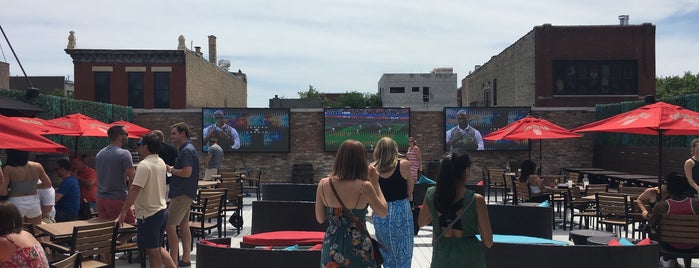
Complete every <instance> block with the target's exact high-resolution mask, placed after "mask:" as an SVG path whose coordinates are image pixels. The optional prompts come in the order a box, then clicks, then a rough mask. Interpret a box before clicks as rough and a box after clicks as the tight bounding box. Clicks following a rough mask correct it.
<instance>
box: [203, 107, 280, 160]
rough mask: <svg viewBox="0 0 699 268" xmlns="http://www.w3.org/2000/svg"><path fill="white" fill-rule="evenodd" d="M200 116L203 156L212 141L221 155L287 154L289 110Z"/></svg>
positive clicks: (217, 111) (247, 110) (224, 110)
mask: <svg viewBox="0 0 699 268" xmlns="http://www.w3.org/2000/svg"><path fill="white" fill-rule="evenodd" d="M201 114H202V126H203V129H202V136H201V137H202V145H203V148H202V150H203V151H205V152H207V151H208V150H209V144H208V142H209V139H210V138H211V137H216V139H218V144H219V145H220V146H221V148H223V151H224V152H289V109H266V108H203V109H202V113H201ZM236 136H237V137H236Z"/></svg>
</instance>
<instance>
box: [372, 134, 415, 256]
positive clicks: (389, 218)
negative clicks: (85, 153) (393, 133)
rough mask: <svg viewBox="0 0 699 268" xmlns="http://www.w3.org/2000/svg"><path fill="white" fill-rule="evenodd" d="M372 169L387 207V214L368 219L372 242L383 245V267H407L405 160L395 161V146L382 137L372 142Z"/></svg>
mask: <svg viewBox="0 0 699 268" xmlns="http://www.w3.org/2000/svg"><path fill="white" fill-rule="evenodd" d="M375 148H376V149H375V150H374V155H373V156H374V161H375V162H373V163H372V166H374V167H375V168H376V170H377V171H378V172H379V185H380V186H381V191H382V192H383V194H384V197H385V198H386V203H387V204H388V215H386V216H385V217H383V216H379V215H376V214H374V216H373V217H372V220H373V222H372V223H373V224H374V230H376V239H378V240H379V242H380V243H381V244H383V246H384V247H383V248H381V253H382V254H383V257H384V259H385V260H386V262H385V263H384V267H387V268H393V267H399V268H405V267H410V265H411V264H412V259H413V246H414V242H413V236H414V228H413V226H414V225H413V212H412V209H411V205H410V202H411V201H413V187H414V181H413V179H412V178H411V177H410V165H409V164H408V161H405V160H404V159H399V158H400V157H401V155H400V154H399V153H398V145H397V144H396V142H395V141H394V140H393V139H391V138H389V137H383V138H381V139H380V140H379V141H378V142H377V143H376V147H375Z"/></svg>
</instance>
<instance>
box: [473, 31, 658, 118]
mask: <svg viewBox="0 0 699 268" xmlns="http://www.w3.org/2000/svg"><path fill="white" fill-rule="evenodd" d="M461 94H462V103H461V104H462V105H463V106H532V107H592V106H594V105H595V104H600V103H613V102H620V101H628V100H638V99H643V97H645V96H646V95H655V26H654V25H652V24H650V23H644V24H641V25H625V24H624V25H600V26H553V25H551V24H545V25H543V26H536V27H534V29H533V30H532V31H530V32H529V33H527V34H526V35H524V36H523V37H521V38H520V39H519V40H517V42H515V43H514V44H512V45H510V46H509V47H508V48H506V49H505V50H503V51H502V52H501V53H500V54H498V55H495V56H493V57H492V58H491V59H490V60H489V61H488V62H486V63H484V64H483V65H482V66H481V65H477V66H476V68H475V69H474V71H472V72H470V73H469V74H468V75H467V76H466V77H465V78H464V79H463V80H462V87H461Z"/></svg>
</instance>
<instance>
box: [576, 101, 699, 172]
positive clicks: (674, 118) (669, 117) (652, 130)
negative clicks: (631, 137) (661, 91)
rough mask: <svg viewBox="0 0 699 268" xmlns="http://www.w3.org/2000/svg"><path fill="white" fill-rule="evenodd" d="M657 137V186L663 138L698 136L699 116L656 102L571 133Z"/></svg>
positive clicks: (587, 125) (590, 124) (692, 112)
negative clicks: (590, 132) (593, 132)
mask: <svg viewBox="0 0 699 268" xmlns="http://www.w3.org/2000/svg"><path fill="white" fill-rule="evenodd" d="M572 131H574V132H589V131H600V132H617V133H629V134H645V135H657V136H658V185H660V184H661V177H662V170H663V167H662V163H663V162H662V155H663V153H662V152H663V142H662V141H663V135H671V136H677V135H699V113H698V112H695V111H692V110H688V109H685V108H683V107H680V106H677V105H672V104H668V103H665V102H657V103H654V104H649V105H646V106H643V107H639V108H637V109H635V110H631V111H628V112H625V113H621V114H618V115H615V116H612V117H609V118H606V119H602V120H599V121H595V122H592V123H589V124H586V125H583V126H580V127H577V128H574V129H572Z"/></svg>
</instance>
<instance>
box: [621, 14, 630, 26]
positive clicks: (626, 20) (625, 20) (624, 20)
mask: <svg viewBox="0 0 699 268" xmlns="http://www.w3.org/2000/svg"><path fill="white" fill-rule="evenodd" d="M619 25H622V26H625V25H629V15H619Z"/></svg>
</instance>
